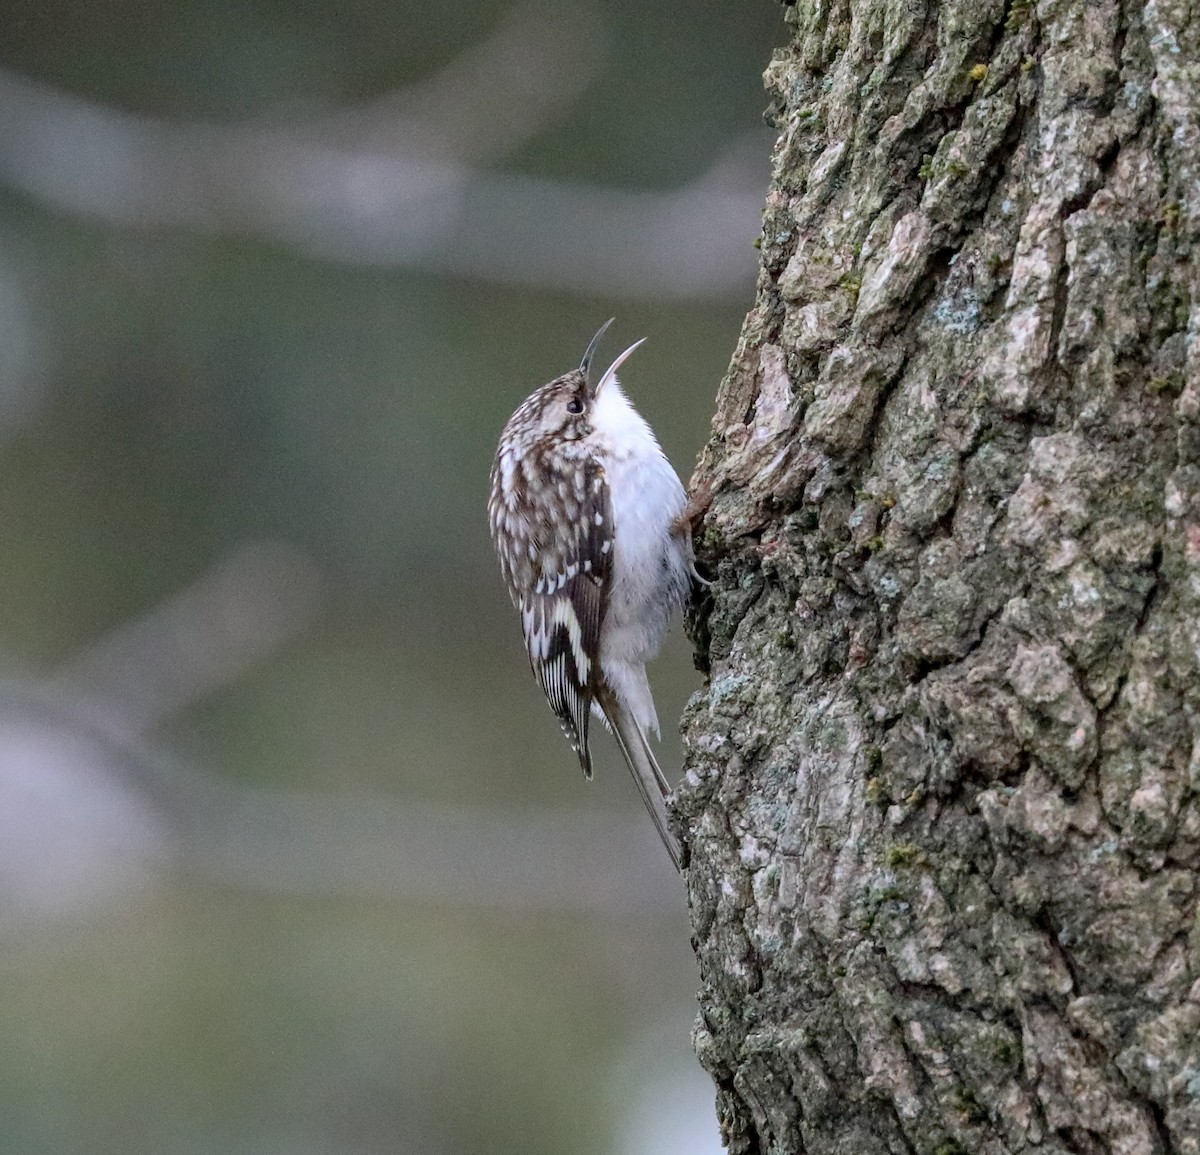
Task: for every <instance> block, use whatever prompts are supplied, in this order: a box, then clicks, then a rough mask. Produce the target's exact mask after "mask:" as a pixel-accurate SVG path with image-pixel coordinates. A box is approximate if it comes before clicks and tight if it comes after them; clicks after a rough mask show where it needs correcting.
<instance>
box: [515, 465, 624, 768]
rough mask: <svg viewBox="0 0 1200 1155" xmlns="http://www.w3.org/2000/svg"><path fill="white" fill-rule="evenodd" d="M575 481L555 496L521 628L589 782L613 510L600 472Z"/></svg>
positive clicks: (554, 491) (558, 486) (560, 486)
mask: <svg viewBox="0 0 1200 1155" xmlns="http://www.w3.org/2000/svg"><path fill="white" fill-rule="evenodd" d="M572 481H573V483H572V484H565V483H564V484H556V485H555V486H553V488H552V489H551V490H550V494H549V498H548V500H547V502H546V510H547V517H546V519H545V521H544V522H543V524H542V525H541V526H540V527H539V529H540V530H541V532H540V533H539V539H540V541H541V543H542V547H541V550H540V552H539V557H538V562H537V566H536V569H537V573H536V576H535V580H534V582H533V587H532V589H531V590H530V591H529V592H528V593H526V594H524V596H523V597H522V598H521V624H522V626H523V627H524V631H525V645H526V647H527V649H528V651H529V663H530V665H531V666H532V667H533V673H534V676H535V677H536V678H537V680H538V684H539V685H540V686H541V687H542V690H543V691H544V692H545V694H546V698H547V699H548V700H549V702H550V707H551V709H553V711H554V713H555V715H556V716H557V717H558V721H559V725H561V726H562V729H563V733H564V734H566V736H567V741H568V742H570V743H571V749H572V750H574V751H575V753H576V754H577V755H578V756H579V764H580V765H581V766H582V767H583V773H584V775H585V777H588V778H590V777H591V776H592V758H591V753H590V752H589V750H588V719H589V717H590V715H591V705H592V698H593V697H594V694H595V687H596V686H597V685H598V682H599V677H600V669H599V654H600V628H601V626H602V625H603V622H604V614H605V610H606V609H607V604H608V588H609V579H610V576H611V574H612V548H613V547H612V509H611V503H610V501H609V493H608V484H607V482H606V480H605V478H604V471H603V470H602V469H601V468H600V467H599V466H590V467H589V468H588V469H587V470H586V471H585V472H584V473H578V472H575V473H573V475H572Z"/></svg>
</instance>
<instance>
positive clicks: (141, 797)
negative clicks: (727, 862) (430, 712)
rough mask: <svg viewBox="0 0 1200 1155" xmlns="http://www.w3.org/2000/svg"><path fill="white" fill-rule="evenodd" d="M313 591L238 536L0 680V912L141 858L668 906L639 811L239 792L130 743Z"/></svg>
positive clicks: (302, 605) (530, 901)
mask: <svg viewBox="0 0 1200 1155" xmlns="http://www.w3.org/2000/svg"><path fill="white" fill-rule="evenodd" d="M316 591H317V577H316V573H315V570H314V567H313V564H312V562H311V561H310V560H309V559H308V558H307V557H306V556H305V555H303V554H300V553H298V552H297V551H295V550H293V549H291V548H290V547H287V546H284V545H280V544H271V543H256V544H251V545H248V546H245V547H243V548H241V549H239V550H237V551H235V552H234V553H233V554H231V555H230V556H229V557H227V558H225V559H223V560H222V561H221V562H219V563H218V564H217V565H216V566H215V567H214V568H213V570H212V571H211V572H209V573H208V574H205V575H203V576H202V577H201V578H200V579H199V580H198V581H197V582H196V583H194V584H193V585H192V586H190V587H188V588H187V589H185V590H183V591H181V592H180V593H178V594H176V595H174V596H173V597H171V598H168V599H167V600H166V601H164V602H163V603H162V604H161V605H160V606H158V607H156V608H155V609H154V610H152V611H151V612H150V613H148V614H147V615H145V616H144V617H143V618H141V619H138V620H136V621H133V622H131V623H129V624H127V625H123V626H121V627H119V628H118V629H116V630H115V631H113V632H112V633H111V634H110V635H109V636H108V637H106V638H104V639H101V640H100V641H99V642H98V643H96V644H95V645H94V646H92V647H91V648H89V649H88V650H87V651H86V652H85V653H84V654H82V655H80V656H79V657H78V658H76V659H75V660H74V661H72V662H70V663H69V664H68V665H67V666H66V667H65V668H64V669H63V670H62V671H61V673H60V676H59V677H58V678H56V679H55V680H54V682H53V684H47V683H40V682H35V681H33V680H20V681H10V682H8V683H5V684H0V916H3V915H7V916H9V917H10V918H11V917H12V916H14V915H19V914H21V913H22V912H25V913H30V912H32V913H33V914H34V915H36V916H39V917H44V916H45V915H46V914H58V913H63V912H70V911H72V910H75V909H77V908H80V907H86V906H88V905H90V904H92V903H94V902H96V901H100V900H103V899H105V898H106V897H108V896H110V895H111V894H112V893H113V892H120V891H123V890H125V889H128V888H129V887H130V886H132V885H137V884H138V883H140V882H144V881H145V878H146V875H147V871H148V870H149V869H150V868H157V869H165V868H174V869H182V870H183V871H185V872H187V873H190V874H192V875H193V876H198V877H201V878H204V879H207V880H210V881H216V882H219V883H221V884H222V885H227V886H236V887H240V888H242V889H245V890H261V891H271V892H279V893H288V894H298V895H305V894H321V895H348V896H359V897H369V898H391V899H397V900H404V901H417V902H430V903H466V904H469V905H475V906H481V907H488V908H496V909H526V908H532V909H544V910H571V911H580V910H585V911H591V912H600V913H603V912H608V913H615V912H621V913H631V912H634V913H636V912H638V911H642V912H646V913H657V912H661V911H662V910H664V909H667V908H668V906H669V905H674V906H676V908H678V907H679V904H680V903H681V902H682V898H683V896H682V892H681V891H680V890H679V889H678V881H677V878H676V876H675V875H674V874H673V872H672V871H671V870H670V868H669V866H668V865H667V863H666V860H665V859H664V858H663V856H662V854H661V848H660V847H659V846H658V844H657V842H656V841H655V839H654V836H653V835H652V834H651V833H650V828H649V827H648V826H647V825H646V823H644V822H643V821H642V820H641V815H640V814H637V815H634V814H625V813H604V814H598V813H595V812H584V811H576V810H570V811H568V810H548V809H528V810H515V809H510V810H500V811H497V810H494V809H492V808H488V809H482V808H471V807H464V806H447V805H434V804H430V803H425V802H408V801H400V800H396V799H389V798H379V797H366V796H349V795H334V794H329V793H317V792H302V791H289V790H268V789H258V788H251V787H247V786H244V785H241V784H239V783H237V782H234V781H232V780H230V779H228V778H224V777H222V776H221V775H219V774H215V773H211V772H208V771H203V770H199V769H196V768H192V767H184V766H182V765H181V764H180V763H179V762H178V761H177V760H176V759H174V758H173V757H172V756H170V755H169V754H167V753H166V752H164V751H163V750H162V749H161V748H159V747H157V746H155V745H151V744H150V743H149V742H148V741H147V740H146V739H145V737H144V735H145V734H146V732H148V731H149V730H150V729H152V728H153V727H155V726H156V725H159V724H161V723H162V722H164V721H166V720H167V718H168V717H169V716H170V715H171V714H174V713H177V712H179V711H181V710H183V709H185V708H186V707H187V706H189V705H192V704H194V703H195V702H197V701H198V700H200V699H201V698H202V697H203V696H204V695H206V694H208V693H211V692H212V691H213V690H215V689H216V688H218V687H219V686H220V685H222V684H224V683H226V682H229V681H231V680H233V679H234V678H235V677H237V676H238V675H239V674H240V673H242V672H243V671H244V670H245V669H247V668H248V667H249V666H250V665H251V664H253V663H254V662H256V661H258V660H261V659H262V658H263V657H265V656H266V654H267V653H269V652H270V651H271V650H273V649H274V648H276V647H277V646H279V645H280V644H281V643H282V642H284V641H285V640H286V639H288V638H289V637H292V636H294V635H295V634H296V633H297V632H298V631H299V630H300V629H301V628H303V627H304V626H305V625H306V624H307V623H308V622H310V621H311V620H312V616H313V613H314V611H315V608H316V602H317V597H316ZM655 863H657V867H658V868H657V869H656V868H655ZM0 921H3V919H2V918H0Z"/></svg>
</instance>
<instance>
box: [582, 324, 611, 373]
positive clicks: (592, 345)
mask: <svg viewBox="0 0 1200 1155" xmlns="http://www.w3.org/2000/svg"><path fill="white" fill-rule="evenodd" d="M615 320H616V317H609V319H608V320H607V321H605V322H604V324H603V325H601V326H600V328H599V329H598V330H597V331H596V335H595V336H594V337H593V338H592V339H591V340H590V341H589V342H588V347H587V352H586V353H584V355H583V360H582V361H580V362H579V372H580V373H582V374H583V376H584V379H585V380H586V379H587V376H588V373H589V371H590V370H591V367H592V358H593V357H594V356H595V355H596V346H597V345H599V344H600V338H601V337H603V336H604V334H605V333H607V332H608V327H609V325H611V324H612V323H613V322H614V321H615Z"/></svg>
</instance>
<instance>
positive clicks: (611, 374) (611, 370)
mask: <svg viewBox="0 0 1200 1155" xmlns="http://www.w3.org/2000/svg"><path fill="white" fill-rule="evenodd" d="M645 343H646V338H645V337H643V338H642V339H641V340H640V341H634V343H633V344H632V345H630V346H629V348H628V349H626V350H625V352H624V353H622V354H621V355H620V356H619V357H618V358H617V359H616V360H615V361H614V362H613V363H612V364H611V365H610V366H609V367H608V368H607V369H605V370H604V376H603V377H601V378H600V382H599V384H598V385H597V386H596V388H595V389H593V390H592V396H593V397H598V396H599V395H600V390H601V389H603V388H604V386H605V385H607V384H608V383H609V382H610V381H615V380H616V379H617V370H618V369H620V368H621V366H622V365H624V364H625V362H626V360H627V359H628V358H629V354H630V353H632V352H633V351H634V349H636V348H637V347H638V346H639V345H644V344H645Z"/></svg>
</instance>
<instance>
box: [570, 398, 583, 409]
mask: <svg viewBox="0 0 1200 1155" xmlns="http://www.w3.org/2000/svg"><path fill="white" fill-rule="evenodd" d="M567 412H568V413H582V412H583V402H582V401H580V400H579V398H578V397H572V398H571V400H570V401H568V402H567Z"/></svg>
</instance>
